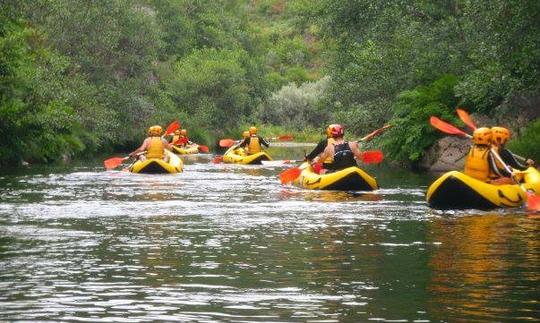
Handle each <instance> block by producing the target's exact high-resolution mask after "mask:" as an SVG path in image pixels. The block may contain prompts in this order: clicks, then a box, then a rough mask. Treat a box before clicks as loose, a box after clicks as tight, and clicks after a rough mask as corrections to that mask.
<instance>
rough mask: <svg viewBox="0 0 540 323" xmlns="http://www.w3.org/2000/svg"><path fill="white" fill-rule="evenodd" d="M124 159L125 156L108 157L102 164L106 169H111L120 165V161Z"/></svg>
mask: <svg viewBox="0 0 540 323" xmlns="http://www.w3.org/2000/svg"><path fill="white" fill-rule="evenodd" d="M124 160H125V158H123V157H113V158H109V159H107V160H105V161H104V162H103V165H104V166H105V168H106V169H113V168H116V167H118V166H120V165H121V164H122V162H124Z"/></svg>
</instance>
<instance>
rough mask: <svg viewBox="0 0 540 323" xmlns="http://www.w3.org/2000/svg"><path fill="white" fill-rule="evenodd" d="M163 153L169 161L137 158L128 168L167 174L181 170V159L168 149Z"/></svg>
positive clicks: (133, 171)
mask: <svg viewBox="0 0 540 323" xmlns="http://www.w3.org/2000/svg"><path fill="white" fill-rule="evenodd" d="M165 153H166V154H167V155H168V156H169V162H166V161H164V160H163V159H158V158H150V159H146V160H144V161H141V160H138V161H136V162H135V163H134V164H133V166H131V167H130V168H129V171H130V172H132V173H145V174H167V173H180V172H182V170H183V169H184V163H183V162H182V159H180V157H178V156H176V155H175V154H173V153H172V152H170V151H168V150H166V151H165Z"/></svg>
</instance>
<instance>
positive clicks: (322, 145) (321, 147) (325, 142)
mask: <svg viewBox="0 0 540 323" xmlns="http://www.w3.org/2000/svg"><path fill="white" fill-rule="evenodd" d="M334 126H337V124H331V125H329V126H328V127H326V138H325V139H323V140H321V141H319V143H318V144H317V146H315V148H314V149H313V150H312V151H311V152H310V153H309V154H307V155H306V156H305V157H304V160H305V161H307V162H311V161H312V160H313V159H315V157H317V156H318V155H320V154H321V153H322V152H323V151H324V149H326V147H327V146H328V145H331V144H333V143H334V142H335V140H334V138H332V133H331V131H332V127H334ZM331 163H332V158H330V157H329V158H328V159H327V160H325V161H323V163H322V167H323V168H326V169H330V168H331V165H329V164H331Z"/></svg>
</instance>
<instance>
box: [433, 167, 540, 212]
mask: <svg viewBox="0 0 540 323" xmlns="http://www.w3.org/2000/svg"><path fill="white" fill-rule="evenodd" d="M521 174H522V176H523V182H524V185H523V186H524V187H525V188H526V189H527V190H531V191H533V192H535V193H536V194H537V195H539V194H540V173H539V172H538V171H537V170H536V169H535V168H533V167H530V168H528V169H527V170H525V171H523V172H521ZM426 199H427V202H428V203H429V206H430V207H432V208H435V209H479V210H490V209H494V208H498V207H505V208H511V207H520V206H521V205H523V203H525V201H526V200H527V196H526V194H525V192H523V190H522V189H521V188H520V187H519V185H493V184H489V183H485V182H482V181H479V180H477V179H475V178H472V177H470V176H467V175H465V174H463V173H461V172H458V171H452V172H448V173H445V174H444V175H442V176H441V177H439V178H438V179H437V180H436V181H435V182H433V184H431V186H430V187H429V188H428V191H427V194H426Z"/></svg>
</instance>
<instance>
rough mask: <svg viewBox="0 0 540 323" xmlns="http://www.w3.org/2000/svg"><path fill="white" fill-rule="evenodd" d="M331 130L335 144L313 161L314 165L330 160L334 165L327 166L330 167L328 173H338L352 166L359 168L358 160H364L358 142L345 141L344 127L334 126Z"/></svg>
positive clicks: (332, 143)
mask: <svg viewBox="0 0 540 323" xmlns="http://www.w3.org/2000/svg"><path fill="white" fill-rule="evenodd" d="M329 128H330V135H331V136H332V139H333V140H332V141H333V142H331V143H330V144H328V145H327V146H326V148H325V149H324V151H323V152H322V153H321V154H319V156H317V157H315V158H314V159H313V162H312V164H316V163H318V162H319V161H326V160H328V159H330V160H331V161H332V163H331V164H327V165H326V166H327V167H330V168H329V169H328V171H338V170H342V169H345V168H348V167H351V166H357V164H356V159H358V160H361V159H362V153H361V152H360V148H359V147H358V142H355V141H351V142H347V141H345V140H344V139H343V136H344V135H345V129H344V128H343V126H342V125H339V124H334V125H331V126H330V127H329ZM355 158H356V159H355Z"/></svg>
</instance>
